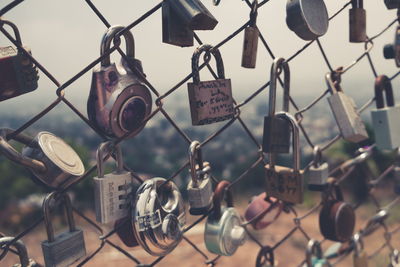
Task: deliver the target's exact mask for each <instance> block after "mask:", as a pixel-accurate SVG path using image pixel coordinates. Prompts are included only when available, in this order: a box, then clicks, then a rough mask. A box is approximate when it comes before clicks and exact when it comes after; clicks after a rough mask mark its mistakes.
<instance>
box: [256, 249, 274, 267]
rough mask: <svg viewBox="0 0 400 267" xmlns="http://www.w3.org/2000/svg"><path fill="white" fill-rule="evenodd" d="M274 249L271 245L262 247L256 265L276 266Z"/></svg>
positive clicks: (264, 266)
mask: <svg viewBox="0 0 400 267" xmlns="http://www.w3.org/2000/svg"><path fill="white" fill-rule="evenodd" d="M274 266H275V257H274V251H273V249H272V248H271V247H270V246H264V247H262V248H261V249H260V251H259V252H258V254H257V258H256V267H274Z"/></svg>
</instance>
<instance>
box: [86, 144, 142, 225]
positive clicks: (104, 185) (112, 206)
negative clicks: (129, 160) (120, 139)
mask: <svg viewBox="0 0 400 267" xmlns="http://www.w3.org/2000/svg"><path fill="white" fill-rule="evenodd" d="M112 146H113V144H112V142H104V143H102V144H101V145H100V146H99V148H98V149H97V155H96V158H97V177H94V178H93V181H94V198H95V199H94V204H95V211H96V220H97V221H98V222H100V223H109V222H115V221H116V220H118V219H121V218H124V217H126V216H128V212H129V207H130V197H129V194H131V192H132V191H136V189H137V188H138V187H139V184H138V183H136V184H134V183H133V179H132V176H131V173H130V172H128V171H125V170H124V162H123V159H122V150H121V147H120V146H119V145H116V146H115V154H116V159H117V169H116V170H115V171H114V172H112V173H109V174H104V166H103V164H104V162H103V159H104V153H105V152H106V151H108V152H111V151H112V150H113V147H112ZM134 186H135V187H136V188H135V189H133V187H134Z"/></svg>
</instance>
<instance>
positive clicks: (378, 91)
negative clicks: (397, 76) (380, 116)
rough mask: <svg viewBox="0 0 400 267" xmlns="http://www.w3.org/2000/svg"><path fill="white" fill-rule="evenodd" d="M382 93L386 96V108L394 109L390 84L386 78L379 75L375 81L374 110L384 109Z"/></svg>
mask: <svg viewBox="0 0 400 267" xmlns="http://www.w3.org/2000/svg"><path fill="white" fill-rule="evenodd" d="M383 92H385V94H386V106H387V107H394V96H393V88H392V83H391V81H390V79H389V77H388V76H386V75H380V76H378V77H376V79H375V102H376V108H377V109H381V108H384V107H385V101H384V99H383Z"/></svg>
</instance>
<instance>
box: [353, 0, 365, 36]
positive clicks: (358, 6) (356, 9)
mask: <svg viewBox="0 0 400 267" xmlns="http://www.w3.org/2000/svg"><path fill="white" fill-rule="evenodd" d="M351 4H352V8H350V10H349V20H350V21H349V22H350V30H349V39H350V42H351V43H362V42H365V40H366V39H367V15H366V12H365V9H364V6H363V0H353V1H351Z"/></svg>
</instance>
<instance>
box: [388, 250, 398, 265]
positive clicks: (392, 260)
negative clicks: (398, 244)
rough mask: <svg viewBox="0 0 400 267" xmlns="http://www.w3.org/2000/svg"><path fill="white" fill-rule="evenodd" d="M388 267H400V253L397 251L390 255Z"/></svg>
mask: <svg viewBox="0 0 400 267" xmlns="http://www.w3.org/2000/svg"><path fill="white" fill-rule="evenodd" d="M389 267H400V252H399V251H398V250H397V249H395V250H393V251H392V253H391V254H390V264H389Z"/></svg>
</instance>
